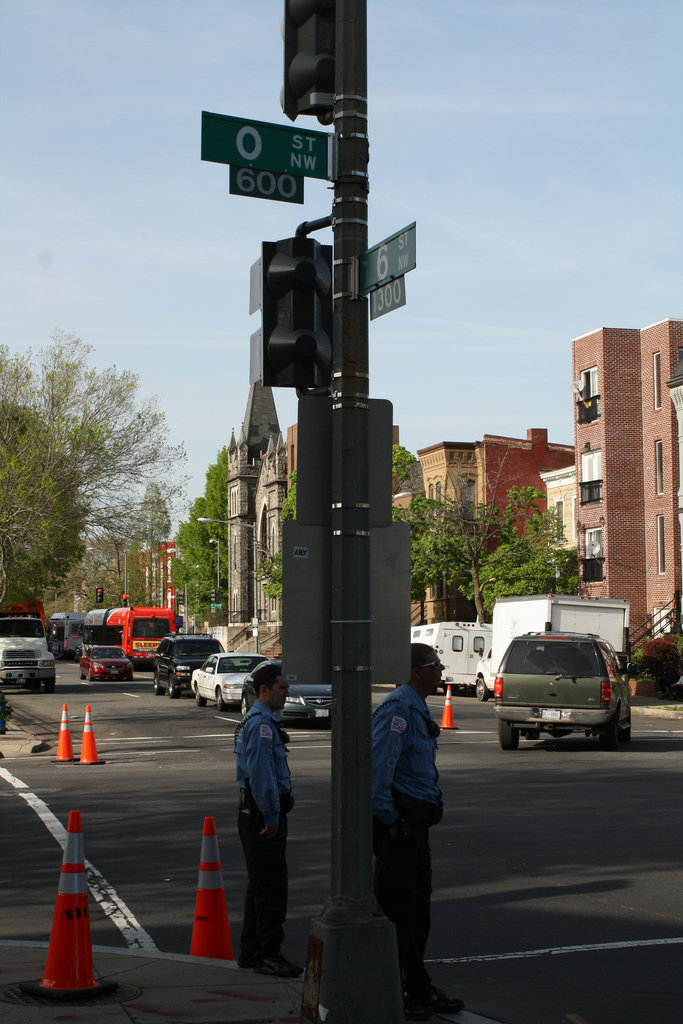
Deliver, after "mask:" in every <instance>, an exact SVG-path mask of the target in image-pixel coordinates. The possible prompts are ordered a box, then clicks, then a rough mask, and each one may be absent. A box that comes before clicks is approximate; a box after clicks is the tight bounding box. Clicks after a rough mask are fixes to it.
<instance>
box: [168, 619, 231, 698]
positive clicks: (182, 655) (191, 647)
mask: <svg viewBox="0 0 683 1024" xmlns="http://www.w3.org/2000/svg"><path fill="white" fill-rule="evenodd" d="M223 653H224V651H223V644H222V643H221V642H220V640H216V638H215V637H213V636H208V634H204V633H175V634H173V635H172V636H165V637H164V638H163V640H162V641H161V642H160V644H159V646H158V647H157V650H156V654H155V655H154V682H153V684H152V687H153V689H154V692H155V693H156V694H157V696H158V695H159V694H162V693H166V691H167V690H168V695H169V697H180V695H181V693H182V692H183V690H187V691H188V693H189V692H190V681H191V679H192V673H193V672H194V670H195V669H196V668H201V666H202V665H203V664H204V662H205V661H206V659H207V658H208V657H210V656H211V655H212V654H223Z"/></svg>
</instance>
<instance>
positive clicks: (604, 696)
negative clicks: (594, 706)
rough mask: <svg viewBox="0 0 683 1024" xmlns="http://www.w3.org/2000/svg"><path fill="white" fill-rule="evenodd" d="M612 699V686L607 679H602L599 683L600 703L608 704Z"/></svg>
mask: <svg viewBox="0 0 683 1024" xmlns="http://www.w3.org/2000/svg"><path fill="white" fill-rule="evenodd" d="M611 699H612V686H611V684H610V681H609V679H603V680H602V682H601V683H600V703H601V704H609V702H610V700H611Z"/></svg>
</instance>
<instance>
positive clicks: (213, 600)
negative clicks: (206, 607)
mask: <svg viewBox="0 0 683 1024" xmlns="http://www.w3.org/2000/svg"><path fill="white" fill-rule="evenodd" d="M215 602H216V591H215V590H212V591H211V604H215Z"/></svg>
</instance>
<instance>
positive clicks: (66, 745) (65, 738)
mask: <svg viewBox="0 0 683 1024" xmlns="http://www.w3.org/2000/svg"><path fill="white" fill-rule="evenodd" d="M73 760H74V748H73V744H72V742H71V729H70V728H69V712H68V709H67V706H66V704H64V705H63V707H62V720H61V722H60V723H59V742H58V744H57V756H56V758H55V761H56V762H58V763H61V764H66V763H68V764H71V762H72V761H73Z"/></svg>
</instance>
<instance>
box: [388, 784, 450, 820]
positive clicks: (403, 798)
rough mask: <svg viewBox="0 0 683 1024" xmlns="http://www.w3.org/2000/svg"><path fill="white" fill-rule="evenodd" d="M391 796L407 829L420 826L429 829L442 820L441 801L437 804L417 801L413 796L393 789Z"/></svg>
mask: <svg viewBox="0 0 683 1024" xmlns="http://www.w3.org/2000/svg"><path fill="white" fill-rule="evenodd" d="M391 794H392V796H393V798H394V803H395V804H396V808H397V810H398V813H399V814H400V816H401V821H402V823H404V824H405V825H406V826H407V827H408V828H409V829H411V828H418V827H420V826H422V827H423V828H424V827H427V828H430V827H431V826H432V825H438V824H439V822H440V821H441V819H442V818H443V805H442V803H441V801H439V803H438V804H432V803H430V802H429V801H428V800H418V799H417V798H416V797H414V796H407V795H406V794H405V793H400V792H399V791H398V790H397V789H393V788H392V790H391Z"/></svg>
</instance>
